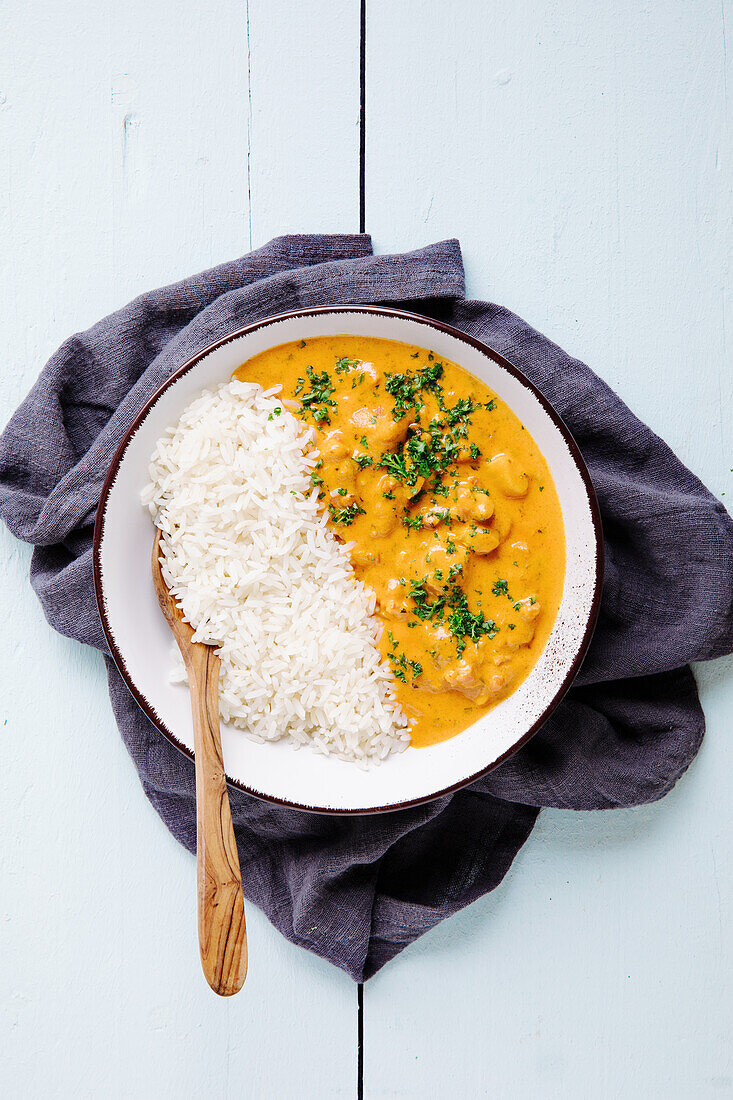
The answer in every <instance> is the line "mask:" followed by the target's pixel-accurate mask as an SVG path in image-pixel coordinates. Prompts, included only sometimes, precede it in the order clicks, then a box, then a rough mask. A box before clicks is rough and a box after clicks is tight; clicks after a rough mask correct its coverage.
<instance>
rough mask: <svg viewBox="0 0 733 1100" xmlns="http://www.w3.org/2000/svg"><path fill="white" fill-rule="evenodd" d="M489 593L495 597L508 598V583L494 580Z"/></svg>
mask: <svg viewBox="0 0 733 1100" xmlns="http://www.w3.org/2000/svg"><path fill="white" fill-rule="evenodd" d="M491 591H492V592H493V593H494V595H495V596H508V595H509V581H503V580H496V581H494V583H493V585H492V586H491Z"/></svg>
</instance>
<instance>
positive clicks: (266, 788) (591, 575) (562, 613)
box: [94, 306, 603, 813]
mask: <svg viewBox="0 0 733 1100" xmlns="http://www.w3.org/2000/svg"><path fill="white" fill-rule="evenodd" d="M342 333H343V334H352V335H360V336H377V337H383V338H385V339H387V340H398V341H401V342H402V343H406V344H417V345H420V346H421V347H427V348H430V349H431V350H432V351H434V352H435V354H436V356H437V357H438V358H441V357H442V358H446V359H451V360H453V361H454V362H456V363H459V364H460V365H461V366H462V367H464V368H465V369H466V370H468V371H470V372H471V373H472V374H474V375H476V376H477V377H478V378H480V379H481V380H482V381H483V382H485V383H486V385H487V386H489V388H490V389H492V390H493V391H494V392H495V393H497V394H498V395H499V396H500V397H502V398H503V399H504V400H505V401H506V402H507V404H508V405H509V406H510V407H511V408H512V409H513V410H514V411H515V413H516V414H517V415H518V416H519V418H520V420H521V421H522V423H523V424H525V425H526V427H527V429H528V430H529V431H530V432H531V434H532V435H533V437H534V439H535V440H536V442H537V443H538V445H539V447H540V449H541V451H542V453H543V454H544V456H545V458H546V460H547V462H548V465H549V467H550V470H551V472H552V477H553V479H554V482H555V486H556V488H557V491H558V495H559V497H560V504H561V507H562V513H563V520H564V523H565V537H566V544H567V546H566V549H567V566H566V575H565V585H564V590H563V597H562V602H561V605H560V610H559V613H558V616H557V620H556V622H555V625H554V628H553V630H552V634H551V636H550V638H549V640H548V643H547V645H546V647H545V649H544V651H543V653H542V654H541V656H540V658H539V660H538V661H537V664H536V665H535V667H534V669H533V670H532V672H531V673H530V675H529V676H528V677H527V679H526V680H525V681H524V682H523V683H522V684H521V685H520V687H519V688H518V689H517V690H516V691H515V692H514V693H513V694H512V695H510V696H509V698H508V699H505V700H504V701H503V702H501V703H500V704H499V705H498V706H497V707H495V708H494V709H493V710H492V711H490V712H489V714H487V715H485V716H484V717H482V718H480V719H479V720H478V721H477V722H475V723H474V725H472V726H470V727H469V728H468V729H466V730H464V732H463V733H460V734H458V735H457V736H456V737H453V738H451V739H450V740H448V741H444V742H442V743H440V744H437V745H433V746H431V747H429V748H421V749H413V748H408V749H407V750H406V751H405V752H403V753H400V754H398V755H396V756H392V757H390V758H389V759H388V760H387V761H386V762H385V763H383V764H381V765H378V766H376V767H373V768H371V769H370V770H369V771H362V770H361V769H360V768H358V767H357V766H356V765H354V764H351V763H346V762H344V761H341V760H337V759H334V758H331V757H323V756H320V755H317V754H316V753H312V752H310V751H308V750H307V749H300V750H296V749H294V748H293V747H292V746H291V745H289V744H285V743H281V742H273V743H269V744H265V745H259V744H256V743H255V742H253V741H250V740H249V739H248V738H247V737H246V736H245V735H244V734H243V733H242V732H241V731H240V730H237V729H235V728H233V727H227V726H223V727H222V746H223V753H224V763H225V766H226V771H227V775H228V777H229V781H230V782H231V783H232V784H233V785H235V786H237V787H240V788H241V789H242V790H245V791H248V792H249V793H251V794H254V795H257V796H258V797H259V798H264V799H268V800H270V801H272V802H277V803H281V804H285V805H290V806H296V807H299V808H302V809H308V810H317V811H319V812H324V813H370V812H377V811H384V810H393V809H398V808H402V807H405V806H409V805H415V804H416V803H419V802H424V801H427V800H429V799H431V798H436V797H438V796H439V795H441V794H444V793H446V792H448V791H451V790H455V789H457V788H459V787H461V786H463V785H464V784H466V783H470V782H471V780H473V779H476V778H477V777H478V776H480V775H482V774H483V773H484V772H486V771H488V770H489V769H490V768H494V767H496V765H497V764H499V763H501V762H502V761H503V760H505V759H506V758H507V757H508V756H510V755H511V754H512V753H513V752H515V751H516V750H517V749H518V748H519V747H520V746H521V745H523V744H524V743H525V742H526V741H527V740H528V738H529V737H531V736H532V734H533V733H534V732H535V731H536V730H537V729H538V728H539V726H540V725H541V724H542V722H543V721H544V720H545V719H546V718H547V716H548V715H549V714H550V712H551V711H552V710H553V709H554V707H555V706H557V704H558V702H559V701H560V699H561V698H562V696H563V694H564V693H565V691H567V689H568V687H569V686H570V684H571V682H572V680H573V677H574V676H575V674H576V672H577V670H578V668H579V665H580V662H581V661H582V658H583V656H584V654H585V651H586V649H587V647H588V643H589V641H590V638H591V634H592V632H593V627H594V625H595V620H596V616H597V611H598V604H599V599H600V586H601V576H602V548H603V542H602V537H601V525H600V519H599V514H598V506H597V503H596V499H595V494H594V492H593V488H592V485H591V482H590V478H589V476H588V471H587V470H586V467H585V464H584V463H583V460H582V458H581V457H580V454H579V452H578V449H577V447H576V445H575V443H574V442H573V439H572V437H571V436H570V433H569V432H568V430H567V428H566V427H565V426H564V424H563V423H562V421H561V420H560V418H559V417H558V415H557V414H556V413H555V412H554V411H553V409H552V408H551V407H550V405H549V404H548V402H547V401H546V400H545V399H544V398H543V397H542V396H541V394H539V393H538V392H537V390H536V389H535V388H534V387H533V386H532V385H531V383H530V382H528V381H527V379H526V378H525V377H524V376H523V375H522V374H521V373H520V372H519V371H518V370H517V369H516V368H515V367H513V366H512V365H511V364H510V363H508V362H507V361H506V360H505V359H503V358H502V357H501V356H500V355H497V354H496V353H495V352H493V351H492V350H491V349H490V348H488V347H486V346H485V345H484V344H481V343H479V342H478V341H477V340H474V339H472V338H471V337H469V336H466V335H465V334H464V333H462V332H459V331H458V330H457V329H453V328H450V327H449V326H446V325H441V324H438V323H436V322H435V321H431V320H428V319H427V318H423V317H417V316H415V315H413V314H409V313H402V312H399V311H397V310H390V309H379V308H376V307H371V306H347V307H343V306H334V307H326V308H322V309H305V310H302V311H299V312H294V313H288V314H282V315H280V316H278V317H273V318H271V319H269V320H265V321H260V322H258V323H257V324H254V325H250V326H249V327H248V328H245V329H241V330H240V331H239V332H234V333H232V334H231V335H230V336H227V337H225V338H224V339H222V340H220V341H219V342H218V343H216V344H214V345H212V346H211V347H210V348H207V349H206V350H205V351H203V352H201V354H200V355H197V356H195V357H194V358H193V359H191V360H189V362H187V363H185V364H183V365H182V366H181V368H180V370H178V371H177V372H176V373H175V374H173V375H172V376H171V378H169V380H168V381H167V382H166V383H165V384H164V385H163V386H162V387H161V389H160V390H158V392H157V393H156V394H155V395H154V396H153V397H152V398H151V399H150V400H149V401H148V403H147V404H146V405H145V407H144V408H143V409H142V410H141V412H140V413H139V415H138V416H137V418H136V419H135V422H134V423H133V424H132V426H131V427H130V429H129V431H128V432H127V434H126V436H125V438H124V439H123V441H122V443H121V444H120V447H119V449H118V451H117V454H116V455H115V457H114V460H113V461H112V464H111V466H110V469H109V473H108V475H107V479H106V481H105V484H104V487H103V490H102V496H101V500H100V504H99V509H98V512H97V522H96V526H95V532H94V575H95V585H96V591H97V600H98V603H99V610H100V613H101V616H102V623H103V625H104V630H105V634H106V636H107V640H108V642H109V645H110V649H111V652H112V655H113V657H114V659H115V661H116V663H117V667H118V668H119V670H120V672H121V674H122V676H123V678H124V680H125V682H126V683H127V686H128V687H129V689H130V691H131V692H132V694H133V695H134V697H135V698H136V700H137V701H138V703H139V704H140V706H141V707H142V709H143V710H144V712H145V713H146V714H147V716H148V717H149V718H150V720H151V721H152V722H154V723H155V725H156V726H157V727H158V729H159V730H160V731H161V733H162V734H163V735H164V736H165V737H167V738H168V739H169V740H170V741H171V742H172V743H173V744H174V745H175V746H176V747H177V748H179V749H180V750H181V751H182V752H184V753H186V754H187V755H188V756H191V757H192V756H193V728H192V723H191V713H190V705H189V698H188V689H187V687H185V686H181V685H172V684H170V683H169V681H168V674H169V669H170V665H171V656H170V652H171V635H170V632H169V630H168V627H167V626H166V623H165V621H164V620H163V617H162V615H161V613H160V610H159V608H158V605H157V603H156V599H155V595H154V593H153V586H152V581H151V576H150V548H151V545H152V540H153V533H154V529H153V525H152V523H151V521H150V516H149V514H148V512H147V511H146V510H144V509H143V508H142V506H141V504H140V491H141V489H142V488H143V486H144V484H145V483H146V482H147V480H148V463H149V460H150V455H151V453H152V451H153V448H154V446H155V443H156V441H157V440H158V438H159V437H160V436H161V435H162V434H163V432H164V431H165V429H166V428H167V427H169V425H171V424H173V423H175V421H176V420H177V419H178V417H179V416H180V414H181V412H182V411H183V409H184V407H185V406H186V405H188V403H189V402H190V401H191V400H192V399H193V398H194V397H195V396H196V395H197V394H198V393H199V392H200V391H201V390H203V389H204V388H205V387H207V386H213V385H215V384H217V383H219V382H222V381H226V380H227V379H228V378H229V376H230V375H231V373H232V371H233V370H234V369H235V367H238V366H239V364H240V363H242V362H244V360H246V359H249V358H250V357H251V356H253V355H257V354H258V353H259V352H261V351H264V350H265V349H267V348H270V347H273V346H275V345H277V344H282V343H285V342H287V341H289V340H299V339H312V338H314V337H316V336H330V335H337V334H342Z"/></svg>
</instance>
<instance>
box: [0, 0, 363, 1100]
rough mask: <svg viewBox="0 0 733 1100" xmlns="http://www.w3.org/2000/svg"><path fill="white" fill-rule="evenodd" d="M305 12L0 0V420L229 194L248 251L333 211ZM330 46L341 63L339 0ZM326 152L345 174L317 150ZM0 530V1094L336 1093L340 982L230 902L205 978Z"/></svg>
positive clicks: (346, 1015)
mask: <svg viewBox="0 0 733 1100" xmlns="http://www.w3.org/2000/svg"><path fill="white" fill-rule="evenodd" d="M308 7H309V13H310V18H309V19H306V18H305V17H300V18H299V17H298V16H297V15H296V14H293V13H291V12H290V11H289V8H290V5H287V4H284V3H281V4H267V3H265V2H264V0H250V2H249V12H248V9H247V6H246V5H245V4H243V3H240V2H238V0H237V2H229V0H217V2H216V3H214V2H205V3H203V4H199V5H197V6H196V8H195V9H191V10H188V9H187V10H186V11H185V12H184V11H183V10H182V9H181V8H180V6H176V5H175V4H173V3H170V2H168V0H155V2H154V3H142V2H141V0H131V2H130V3H128V4H125V5H122V6H119V5H117V6H115V5H112V6H110V5H101V6H100V5H93V4H88V3H85V4H80V5H78V6H76V7H75V8H74V9H73V10H72V8H71V7H70V6H69V5H55V4H52V3H46V2H43V3H38V4H35V5H26V4H22V3H19V2H17V0H6V3H5V4H4V5H3V16H2V23H3V30H2V33H1V34H0V51H1V54H0V74H2V75H1V76H0V202H2V203H3V204H4V208H3V214H2V225H3V246H2V248H0V286H2V293H3V296H4V299H3V310H2V312H1V313H0V332H1V334H2V343H3V350H4V358H5V363H6V366H5V369H4V370H3V371H2V372H0V403H1V406H2V413H0V416H2V420H3V422H4V420H5V419H7V417H8V416H9V415H10V412H11V411H12V410H13V409H14V408H15V406H16V405H17V404H18V403H19V402H20V400H21V399H22V398H23V396H24V395H25V393H26V392H27V390H28V389H29V388H30V386H31V384H32V382H33V381H34V379H35V377H36V375H37V374H38V371H39V370H40V368H41V366H42V365H43V363H44V362H45V360H46V359H47V357H48V356H49V355H50V354H51V353H52V352H53V351H54V350H55V348H56V347H57V346H58V344H59V343H61V341H63V340H64V339H65V338H66V337H67V336H68V335H69V334H70V333H71V332H74V331H75V330H78V329H83V328H85V327H87V326H88V325H90V324H92V323H93V322H94V321H95V320H97V319H98V318H99V317H100V316H102V315H104V314H105V313H107V312H109V311H110V310H112V309H115V308H116V307H117V306H119V305H121V304H123V303H124V302H125V301H127V300H128V299H129V298H130V297H132V296H133V295H135V294H137V293H139V292H140V291H142V290H145V289H148V288H149V287H151V286H156V285H160V284H161V283H165V282H167V281H171V280H175V279H178V278H180V277H181V276H183V275H186V274H190V273H193V272H195V271H197V270H199V269H201V268H202V267H205V266H208V265H210V264H213V263H217V262H219V261H221V260H224V259H228V258H231V257H232V256H235V255H239V254H241V253H242V252H244V251H247V250H248V248H249V247H250V206H249V195H250V191H251V194H252V204H251V212H252V228H251V232H252V239H253V241H254V244H255V245H257V244H259V243H261V242H262V241H263V240H264V239H266V238H267V237H268V236H271V235H273V234H275V233H279V232H283V231H290V230H296V229H297V230H299V229H301V228H302V227H303V226H308V225H310V224H313V222H314V221H319V220H320V223H321V225H323V226H326V222H327V212H328V221H329V223H330V225H332V226H333V228H335V229H348V230H353V229H354V228H355V226H354V219H355V218H356V216H357V214H356V212H357V211H358V195H357V192H356V180H357V178H358V161H357V150H358V133H357V131H356V121H357V119H358V84H359V81H358V67H357V68H356V69H355V68H354V65H353V64H352V66H351V68H350V69H349V70H348V72H349V74H350V75H349V79H348V80H347V79H346V75H345V73H346V69H345V68H344V71H343V72H342V74H341V79H340V84H339V96H338V97H335V96H334V95H333V91H334V83H335V81H336V77H335V76H334V77H333V78H331V77H329V76H328V74H326V73H325V72H322V73H321V75H320V76H319V78H318V80H313V79H310V80H308V69H307V64H306V60H307V58H308V57H309V56H314V57H320V58H321V63H320V64H321V69H325V65H324V63H323V57H324V49H325V46H324V40H323V34H322V28H323V27H324V26H325V25H327V24H330V23H331V16H330V11H329V9H330V5H328V4H326V3H311V4H310V5H309V6H308ZM248 14H249V19H248ZM248 27H249V52H250V53H251V55H252V64H251V65H250V64H249V61H248ZM278 27H280V28H282V33H280V32H279V30H278ZM256 35H259V41H258V42H257V43H255V42H254V41H253V38H254V36H256ZM354 43H356V46H355V45H354ZM329 45H330V48H332V49H333V50H334V51H336V52H337V53H339V54H341V55H342V56H343V57H346V56H347V55H348V54H349V52H350V53H351V54H352V55H353V54H355V56H356V57H357V58H358V8H356V7H354V8H353V10H352V11H349V9H346V8H345V9H344V11H343V12H342V14H341V18H340V19H339V20H338V22H337V23H336V24H334V25H333V26H331V27H330V30H329ZM355 51H356V53H355ZM248 74H250V79H249V81H248ZM250 116H251V117H252V127H251V134H250V136H249V140H248V133H249V120H250ZM314 118H318V119H319V134H320V135H321V139H322V140H321V143H320V144H319V138H318V137H314V138H313V140H312V142H311V147H312V149H313V150H314V151H315V153H316V159H315V160H314V161H313V163H312V165H311V166H310V167H309V168H308V166H306V169H304V170H301V171H300V172H299V173H293V174H292V175H291V174H290V172H289V170H288V174H286V173H285V171H284V169H285V168H286V167H287V165H286V163H285V158H283V157H282V151H283V150H287V149H289V148H297V149H299V150H303V149H304V148H305V146H306V145H307V141H306V138H305V136H304V135H307V134H308V133H309V132H310V131H311V130H312V126H311V120H312V119H314ZM333 146H337V148H335V149H334V148H333ZM329 155H330V157H331V159H330V160H326V161H324V158H327V156H329ZM318 157H320V158H321V160H322V161H323V163H324V171H325V174H324V177H323V178H321V176H320V174H319V169H318V164H319V161H318ZM349 157H350V158H351V179H349V180H347V181H344V179H343V178H342V177H341V176H339V175H337V174H336V172H335V169H336V167H337V166H338V163H339V161H342V162H346V161H347V160H348V158H349ZM278 158H281V159H280V160H279V159H278ZM248 164H249V176H248ZM248 180H250V181H251V186H250V182H248ZM318 211H320V212H321V213H320V214H318V213H317V212H318ZM0 542H1V545H2V551H1V553H2V556H3V562H4V578H3V585H2V587H1V588H0V621H2V622H3V623H4V624H5V629H4V630H3V632H2V634H1V635H0V668H1V669H2V670H3V672H2V686H3V691H2V707H1V709H0V727H1V728H2V733H3V743H4V750H5V756H4V762H3V767H2V769H0V836H1V837H2V842H1V843H0V883H1V884H2V885H0V898H1V901H0V913H1V918H2V919H1V920H0V929H1V930H2V931H1V934H0V1036H1V1040H0V1043H1V1045H2V1059H0V1094H1V1095H2V1096H3V1097H8V1098H12V1100H15V1098H16V1097H17V1098H18V1100H37V1098H38V1100H40V1098H49V1097H53V1098H62V1100H65V1098H67V1097H78V1098H86V1097H89V1098H92V1097H93V1098H95V1100H96V1098H98V1097H109V1098H118V1097H119V1098H125V1100H128V1098H130V1100H148V1098H151V1097H155V1098H156V1100H165V1098H168V1097H170V1098H174V1097H175V1098H176V1100H181V1098H188V1097H191V1098H193V1097H206V1098H207V1100H209V1098H211V1100H216V1098H224V1097H236V1096H246V1097H253V1098H254V1097H257V1098H264V1097H278V1098H283V1100H300V1098H302V1097H311V1096H312V1097H324V1098H330V1097H337V1096H352V1095H353V1094H354V1092H355V1087H356V1084H355V1083H356V1072H357V1063H356V990H355V989H354V986H353V983H352V982H351V981H350V979H348V978H347V977H346V976H345V975H342V974H341V973H339V972H338V971H336V970H334V969H333V968H332V967H329V966H327V965H326V964H325V963H322V962H320V961H319V960H318V959H316V958H314V957H312V956H310V955H307V954H306V953H305V952H303V951H300V950H298V949H297V948H295V947H292V946H291V945H290V944H288V943H287V942H286V941H284V940H283V939H282V938H281V937H280V936H279V935H278V934H277V933H276V932H275V931H274V930H273V929H272V928H271V926H270V925H269V924H268V922H267V921H266V920H265V919H264V917H263V916H262V915H261V914H260V913H259V912H258V911H257V910H256V909H254V907H252V906H250V907H249V908H248V912H247V930H248V939H249V948H250V959H249V973H248V977H247V982H246V985H245V988H244V989H243V991H242V992H241V993H240V994H239V995H238V996H236V997H234V998H231V999H228V1000H227V1001H221V1000H220V999H219V998H217V997H216V996H215V995H214V994H213V993H212V992H211V991H210V990H209V989H208V987H207V985H206V982H205V980H204V978H203V976H202V974H201V964H200V961H199V957H198V944H197V933H196V885H195V862H194V860H193V859H192V858H191V856H190V855H189V854H188V853H187V852H185V851H184V850H183V849H182V848H181V847H180V846H179V845H178V844H177V843H176V841H174V840H173V838H172V837H171V836H170V834H169V833H168V831H167V830H166V829H165V828H164V826H163V825H162V823H161V822H160V820H159V818H158V817H157V815H156V814H155V812H154V810H153V809H152V808H151V806H150V805H149V804H148V802H147V800H146V798H145V796H144V794H143V792H142V790H141V788H140V785H139V782H138V779H137V775H136V773H135V770H134V768H133V766H132V763H131V762H130V759H129V757H128V756H127V753H126V751H125V749H124V747H123V746H122V743H121V741H120V739H119V735H118V733H117V730H116V728H115V724H114V721H113V718H112V714H111V711H110V707H109V702H108V699H107V691H106V681H105V675H104V670H103V666H102V662H101V659H100V658H99V657H98V656H97V655H96V654H94V653H92V652H90V651H88V650H85V649H83V648H82V647H80V646H78V645H76V644H74V643H71V642H68V641H66V640H64V639H62V638H60V637H59V636H58V635H56V634H54V633H53V632H52V631H51V630H50V629H49V628H48V626H47V624H46V623H45V621H44V619H43V615H42V612H41V609H40V606H39V605H38V603H37V601H36V599H35V597H34V596H33V594H32V592H31V590H30V588H29V586H28V582H27V573H28V563H29V553H28V549H27V548H26V547H23V546H20V545H19V544H17V543H16V542H15V541H14V540H13V539H12V538H11V537H10V536H9V535H8V534H7V532H6V531H5V529H4V528H2V529H0ZM273 994H274V995H273Z"/></svg>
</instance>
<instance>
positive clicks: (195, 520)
mask: <svg viewBox="0 0 733 1100" xmlns="http://www.w3.org/2000/svg"><path fill="white" fill-rule="evenodd" d="M278 389H279V388H275V389H272V390H267V391H263V390H262V388H261V387H260V386H258V385H256V384H254V383H249V382H238V381H233V382H229V383H225V384H223V385H221V386H219V387H218V388H217V389H216V390H213V391H209V390H206V391H204V392H203V393H202V394H201V395H200V396H199V397H197V398H196V400H195V401H193V402H192V403H191V404H190V405H189V406H188V407H187V408H186V410H185V411H184V413H183V415H182V416H181V418H180V420H179V421H178V424H176V426H175V427H173V428H170V429H169V430H168V431H167V432H166V434H165V435H164V436H163V438H162V439H160V440H159V442H158V444H157V446H156V448H155V452H154V453H153V456H152V460H151V464H150V484H149V485H148V486H147V487H146V488H145V489H144V491H143V494H142V499H143V503H144V504H145V505H146V506H147V507H148V508H149V510H150V513H151V515H152V516H153V520H154V522H155V524H156V526H158V527H159V528H160V530H161V531H162V535H163V537H162V540H161V546H162V558H163V576H164V577H165V580H166V583H167V584H168V587H169V588H170V590H171V592H172V593H173V595H174V596H175V597H176V600H177V601H178V604H179V606H180V607H181V609H182V611H183V614H184V617H185V618H186V620H187V621H188V622H189V623H191V625H192V626H193V627H194V628H195V634H194V639H195V641H198V642H204V643H206V644H207V645H213V646H216V648H217V651H218V653H219V656H220V658H221V677H220V681H219V708H220V711H221V717H222V719H223V720H224V721H225V722H229V723H232V724H234V725H236V726H238V727H240V728H241V729H243V730H244V731H245V732H246V733H247V734H248V735H249V736H250V737H252V738H254V739H255V740H256V741H276V740H279V739H280V738H287V739H288V740H290V741H291V742H293V743H294V744H296V745H310V747H311V748H313V749H315V750H316V751H317V752H321V753H325V754H333V755H336V756H340V757H343V758H344V759H348V760H355V761H358V762H361V763H367V762H370V761H377V760H382V759H384V757H386V756H387V755H388V754H389V753H390V752H393V751H399V750H401V749H404V748H405V747H406V746H407V744H408V742H409V737H410V735H409V723H408V721H407V719H406V717H405V714H404V712H403V711H402V709H401V708H400V707H399V706H398V704H397V703H396V701H395V697H394V693H393V690H392V681H391V677H390V673H389V669H388V668H387V666H386V665H385V664H384V663H383V662H382V660H381V655H380V653H379V650H378V649H377V641H378V636H379V629H380V628H379V625H378V623H377V622H376V620H375V619H374V618H372V612H373V610H374V593H373V592H371V591H370V590H369V589H367V588H365V587H364V586H363V585H362V584H361V583H360V582H359V581H358V580H357V579H356V577H355V575H354V572H353V570H352V567H351V562H350V560H349V555H348V550H347V549H346V548H345V547H344V546H342V545H341V544H340V543H339V542H338V540H337V539H336V538H335V537H334V535H333V534H332V532H331V531H330V529H329V528H328V526H327V523H326V517H325V515H324V514H323V513H322V512H321V511H320V509H319V507H318V504H317V499H316V498H317V489H313V488H312V487H311V478H310V475H311V471H312V470H313V468H314V466H315V462H316V457H315V456H314V455H313V454H306V448H307V444H308V442H309V441H312V439H313V432H312V429H311V430H310V431H306V432H304V430H303V427H302V425H301V424H300V423H299V422H298V421H297V420H296V419H295V417H294V416H293V415H292V414H291V413H290V412H289V411H288V410H287V409H286V408H284V407H283V404H282V402H281V401H280V400H279V398H277V397H276V396H275V395H276V394H277V392H278ZM276 409H281V412H280V413H279V414H278V413H276V412H275V410H276ZM174 678H177V679H181V678H183V676H182V666H180V664H179V666H178V669H177V671H176V672H175V673H174Z"/></svg>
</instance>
